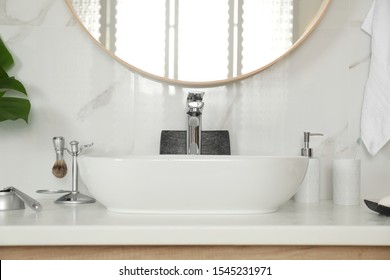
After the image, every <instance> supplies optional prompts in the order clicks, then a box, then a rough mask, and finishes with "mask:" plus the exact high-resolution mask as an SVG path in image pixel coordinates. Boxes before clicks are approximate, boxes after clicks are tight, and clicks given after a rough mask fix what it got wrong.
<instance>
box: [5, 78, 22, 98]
mask: <svg viewBox="0 0 390 280" xmlns="http://www.w3.org/2000/svg"><path fill="white" fill-rule="evenodd" d="M7 90H15V91H18V92H21V93H24V94H25V95H27V92H26V89H25V88H24V86H23V84H22V83H21V82H19V81H18V80H16V79H15V78H13V77H9V78H4V79H0V91H1V92H5V91H7Z"/></svg>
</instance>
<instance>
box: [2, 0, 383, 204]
mask: <svg viewBox="0 0 390 280" xmlns="http://www.w3.org/2000/svg"><path fill="white" fill-rule="evenodd" d="M371 3H372V0H333V1H332V4H331V6H330V8H329V11H328V12H327V14H326V16H325V17H324V19H323V21H322V22H321V24H320V25H319V27H318V28H317V30H316V31H315V32H314V33H313V34H312V35H311V36H310V37H309V38H308V40H307V41H306V42H304V44H303V45H302V46H301V47H299V48H298V49H297V50H295V51H294V52H293V53H292V54H291V55H289V56H288V57H287V58H286V59H284V60H282V61H281V62H279V63H278V64H276V65H274V66H272V67H271V68H269V69H268V70H266V71H264V72H262V73H260V74H258V75H256V76H254V77H252V78H249V79H247V80H244V81H241V82H237V83H233V84H227V85H225V86H220V87H215V88H205V89H203V90H205V91H206V96H205V102H206V105H205V109H204V118H203V125H204V129H209V130H211V129H228V130H229V131H230V132H231V141H232V152H233V153H234V154H247V155H250V154H261V155H298V154H299V153H300V148H301V146H302V141H303V139H302V137H303V132H304V131H312V132H322V133H324V134H325V136H324V137H322V138H313V140H312V146H313V148H315V151H316V155H317V156H318V157H320V158H321V160H322V168H321V169H322V170H321V171H322V172H321V174H322V178H321V181H322V190H321V196H322V198H331V195H332V194H331V177H332V174H331V162H332V159H333V158H336V157H354V156H357V157H360V158H362V160H363V163H362V168H363V170H362V195H363V196H364V197H367V198H376V197H381V196H384V195H387V194H390V187H389V183H388V182H390V175H389V174H390V172H387V169H388V167H389V160H390V159H389V155H390V148H389V147H388V146H386V147H385V148H384V150H383V151H382V152H381V153H380V154H379V155H377V156H376V157H370V156H368V155H367V153H366V151H365V148H364V147H362V146H361V145H359V141H358V140H359V133H360V128H359V126H360V108H361V102H362V98H363V90H364V84H365V80H366V77H367V72H368V66H369V53H370V51H369V37H368V36H367V35H366V34H365V33H364V32H362V31H361V30H360V25H361V22H362V20H363V19H364V17H365V15H366V13H367V11H368V9H369V7H370V5H371ZM0 34H1V36H2V38H3V40H5V41H6V42H7V45H8V46H9V48H10V49H11V50H12V52H13V53H14V56H15V58H16V66H15V67H14V68H13V69H12V72H13V73H14V74H15V75H16V77H17V78H19V79H20V80H22V81H23V83H24V84H25V85H26V87H27V90H28V92H29V95H30V100H31V102H32V112H31V115H30V123H29V125H26V124H24V123H23V122H21V121H16V122H2V123H0V134H1V137H0V155H1V160H0V172H1V173H0V178H1V179H0V180H1V181H0V184H1V185H4V186H7V185H14V186H17V187H20V188H21V189H23V190H26V191H30V192H31V193H32V192H33V191H34V190H36V189H42V188H67V187H69V188H70V178H67V179H65V180H58V179H56V178H54V177H53V176H52V175H51V167H52V164H53V163H54V159H55V158H54V153H53V150H52V143H51V138H52V137H53V136H55V135H63V136H65V137H66V139H67V141H68V142H69V141H70V140H74V139H77V140H79V141H80V142H81V143H84V142H85V143H87V142H91V141H93V142H94V143H95V146H94V148H93V151H92V150H91V151H90V152H93V153H102V154H114V155H120V154H157V153H158V150H159V137H160V131H161V130H162V129H178V130H180V129H181V130H184V129H185V127H186V124H185V120H186V119H185V109H184V106H185V98H186V93H187V91H188V90H190V89H188V88H183V87H181V86H172V85H168V84H164V83H161V82H156V81H151V80H149V79H146V78H144V77H142V76H140V75H138V74H137V73H132V72H131V71H128V70H127V69H126V68H125V67H123V66H122V65H121V64H119V63H118V62H116V61H114V60H113V59H112V58H111V57H109V56H108V55H107V54H105V53H104V52H103V51H102V50H100V49H99V48H98V47H97V46H96V45H95V44H94V43H93V42H92V41H91V40H90V38H89V37H88V36H87V35H86V34H84V33H83V31H82V30H81V28H80V26H79V25H78V23H77V22H76V21H75V20H74V19H73V18H72V15H71V14H70V12H69V11H68V9H67V7H66V4H65V2H64V1H63V0H55V1H51V0H35V1H26V0H12V1H11V0H0ZM68 177H69V176H68Z"/></svg>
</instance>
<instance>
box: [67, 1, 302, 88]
mask: <svg viewBox="0 0 390 280" xmlns="http://www.w3.org/2000/svg"><path fill="white" fill-rule="evenodd" d="M72 2H73V7H74V9H75V10H76V12H77V14H78V16H79V17H80V18H81V19H82V21H83V23H84V25H85V26H86V28H87V29H88V30H89V31H90V32H91V33H92V35H93V36H94V37H95V38H96V39H97V40H98V41H100V42H101V44H102V45H104V46H105V47H106V48H107V49H108V50H110V51H111V52H113V53H115V55H116V56H118V57H120V58H121V59H122V60H124V61H127V62H129V63H130V64H132V65H134V66H135V67H137V68H140V69H142V70H144V71H146V72H150V73H152V74H155V75H158V76H163V77H167V78H170V79H175V80H187V81H208V80H220V79H227V78H231V77H236V76H239V75H241V74H245V73H248V72H251V71H254V70H256V69H258V68H259V65H260V66H261V65H265V64H267V63H268V62H269V61H272V60H274V59H276V58H277V57H279V56H280V55H281V54H283V53H284V52H285V51H286V49H288V48H289V47H290V46H291V45H292V44H293V42H294V38H293V33H294V32H293V27H294V21H293V15H294V5H293V2H294V1H293V0H212V1H210V0H185V1H183V0H182V1H180V0H138V1H137V0H131V1H130V0H111V1H110V0H107V1H104V0H72Z"/></svg>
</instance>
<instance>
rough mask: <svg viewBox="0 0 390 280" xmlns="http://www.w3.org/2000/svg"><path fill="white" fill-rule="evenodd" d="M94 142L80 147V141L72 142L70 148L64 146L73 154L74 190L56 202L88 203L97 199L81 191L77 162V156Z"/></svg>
mask: <svg viewBox="0 0 390 280" xmlns="http://www.w3.org/2000/svg"><path fill="white" fill-rule="evenodd" d="M92 145H93V143H91V144H89V145H83V146H81V147H79V142H77V141H72V142H70V147H71V148H70V150H68V149H67V148H64V150H66V151H67V152H68V154H69V155H71V156H72V191H71V192H69V193H67V194H65V195H63V196H61V197H60V198H58V199H57V200H56V201H55V203H60V204H86V203H94V202H96V200H95V199H94V198H92V197H90V196H87V195H85V194H82V193H80V192H79V183H78V180H79V169H78V164H77V157H78V156H79V155H80V154H81V152H82V150H83V149H84V148H88V147H91V146H92Z"/></svg>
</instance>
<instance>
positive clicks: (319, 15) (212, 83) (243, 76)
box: [65, 0, 331, 88]
mask: <svg viewBox="0 0 390 280" xmlns="http://www.w3.org/2000/svg"><path fill="white" fill-rule="evenodd" d="M330 2H331V0H323V1H322V3H321V6H320V8H319V9H318V12H317V14H316V15H315V16H314V17H313V19H312V20H311V22H310V23H309V24H308V26H307V28H306V30H305V32H303V34H302V35H301V37H300V38H299V39H298V40H297V41H296V42H295V43H294V44H293V45H292V46H291V47H290V48H289V49H287V50H286V51H285V52H284V53H283V54H282V55H280V56H279V57H277V58H276V59H274V60H272V61H271V62H269V63H268V64H266V65H264V66H262V67H260V68H258V69H256V70H254V71H252V72H249V73H245V74H241V75H238V76H236V77H232V78H228V79H222V80H215V81H183V80H175V79H170V78H166V77H162V76H158V75H155V74H152V73H149V72H146V71H144V70H142V69H140V68H137V67H135V66H134V65H131V64H130V63H128V62H126V61H124V60H123V59H121V58H119V57H118V56H116V55H115V54H113V53H112V52H110V51H109V50H107V49H106V48H105V47H104V46H103V45H102V44H101V43H100V42H99V41H98V40H96V39H95V38H94V37H93V36H92V35H91V33H90V32H89V31H88V30H87V28H86V27H85V26H84V24H83V23H82V21H81V20H80V18H79V16H78V15H77V12H76V11H75V9H74V8H73V5H72V3H71V2H70V1H69V0H65V3H66V4H67V6H68V8H69V9H70V11H71V12H72V14H73V16H74V18H75V19H77V21H78V23H79V24H80V25H81V27H82V29H84V31H86V32H87V34H88V36H89V37H90V38H91V39H92V40H93V41H94V42H95V43H96V44H97V45H98V46H99V47H100V48H101V49H102V50H103V51H104V52H106V53H107V54H108V55H109V56H111V57H112V58H114V59H115V60H117V61H118V62H120V63H121V64H123V65H124V66H125V67H127V68H128V69H129V70H131V71H133V72H136V73H138V74H140V75H141V76H143V77H146V78H149V79H152V80H155V81H159V82H163V83H167V84H172V85H179V86H183V87H192V88H193V87H216V86H222V85H225V84H228V83H232V82H237V81H241V80H244V79H246V78H249V77H252V76H254V75H256V74H258V73H260V72H262V71H264V70H265V69H267V68H269V67H271V66H272V65H274V64H275V63H277V62H279V61H280V60H282V59H283V58H285V57H286V56H288V55H289V54H290V53H291V52H292V51H294V50H295V49H296V48H298V47H299V46H300V45H301V44H302V43H303V42H304V41H305V40H306V38H307V37H308V36H309V35H310V34H311V33H312V32H313V31H314V29H315V28H316V27H317V26H318V24H319V23H320V21H321V19H322V18H323V16H324V14H325V12H326V11H327V9H328V7H329V5H330Z"/></svg>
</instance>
